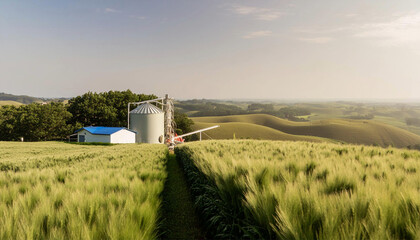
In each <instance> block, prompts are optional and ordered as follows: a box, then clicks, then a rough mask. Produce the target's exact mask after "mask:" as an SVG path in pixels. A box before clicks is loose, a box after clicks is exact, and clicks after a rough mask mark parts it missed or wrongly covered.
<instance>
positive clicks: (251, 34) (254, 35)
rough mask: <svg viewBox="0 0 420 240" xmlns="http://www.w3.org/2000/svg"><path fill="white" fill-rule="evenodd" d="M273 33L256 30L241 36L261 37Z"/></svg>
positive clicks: (247, 37) (246, 37)
mask: <svg viewBox="0 0 420 240" xmlns="http://www.w3.org/2000/svg"><path fill="white" fill-rule="evenodd" d="M271 35H273V32H272V31H256V32H250V33H248V34H247V35H245V36H243V37H242V38H245V39H250V38H261V37H268V36H271Z"/></svg>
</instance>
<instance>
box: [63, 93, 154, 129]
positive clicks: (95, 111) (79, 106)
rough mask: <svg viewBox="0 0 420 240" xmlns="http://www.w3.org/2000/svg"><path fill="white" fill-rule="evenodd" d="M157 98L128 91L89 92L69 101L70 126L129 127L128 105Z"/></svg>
mask: <svg viewBox="0 0 420 240" xmlns="http://www.w3.org/2000/svg"><path fill="white" fill-rule="evenodd" d="M154 98H157V97H156V96H155V95H145V94H136V93H133V92H131V91H130V90H127V91H109V92H103V93H93V92H88V93H85V94H83V95H81V96H77V97H75V98H72V99H70V100H69V103H68V111H69V112H70V113H71V114H72V115H73V117H72V118H71V120H70V122H69V123H70V124H77V123H78V124H81V125H83V126H108V127H121V126H127V104H128V103H129V102H140V101H146V100H150V99H154Z"/></svg>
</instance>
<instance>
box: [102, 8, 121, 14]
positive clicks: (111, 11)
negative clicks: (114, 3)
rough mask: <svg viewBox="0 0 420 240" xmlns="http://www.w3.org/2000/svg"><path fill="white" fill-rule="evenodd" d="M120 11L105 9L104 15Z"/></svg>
mask: <svg viewBox="0 0 420 240" xmlns="http://www.w3.org/2000/svg"><path fill="white" fill-rule="evenodd" d="M119 12H121V11H120V10H117V9H113V8H105V10H104V13H119Z"/></svg>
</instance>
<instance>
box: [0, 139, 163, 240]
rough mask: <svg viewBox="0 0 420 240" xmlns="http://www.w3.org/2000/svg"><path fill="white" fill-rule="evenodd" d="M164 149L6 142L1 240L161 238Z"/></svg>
mask: <svg viewBox="0 0 420 240" xmlns="http://www.w3.org/2000/svg"><path fill="white" fill-rule="evenodd" d="M166 154H167V150H166V147H165V146H163V145H138V144H132V145H114V146H90V145H74V144H66V143H55V142H43V143H16V142H15V143H9V142H0V239H46V238H50V239H154V238H156V236H157V232H156V231H157V227H158V226H157V225H158V209H159V207H160V204H161V199H160V194H161V192H162V190H163V187H164V180H165V178H166V172H165V162H166V160H165V158H166Z"/></svg>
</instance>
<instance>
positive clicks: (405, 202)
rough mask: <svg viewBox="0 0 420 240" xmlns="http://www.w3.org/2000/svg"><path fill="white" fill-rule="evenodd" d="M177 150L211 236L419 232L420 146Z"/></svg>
mask: <svg viewBox="0 0 420 240" xmlns="http://www.w3.org/2000/svg"><path fill="white" fill-rule="evenodd" d="M175 153H176V156H177V159H178V161H179V162H180V163H181V165H182V166H183V169H184V171H185V172H186V178H187V181H188V182H189V184H190V186H191V193H192V195H193V197H194V199H195V200H194V201H195V205H196V208H197V210H198V211H199V213H200V215H201V217H202V218H203V219H202V220H203V221H204V222H205V226H206V227H207V231H208V232H210V233H211V234H212V235H213V237H219V238H261V239H419V238H420V177H419V175H418V174H419V172H420V152H418V151H410V150H402V149H395V148H379V147H367V146H356V145H341V144H334V143H309V142H275V141H251V140H249V141H248V140H233V141H204V142H196V143H189V144H185V145H184V146H182V147H179V148H176V151H175Z"/></svg>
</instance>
